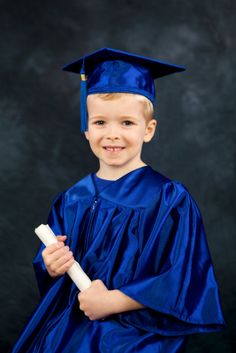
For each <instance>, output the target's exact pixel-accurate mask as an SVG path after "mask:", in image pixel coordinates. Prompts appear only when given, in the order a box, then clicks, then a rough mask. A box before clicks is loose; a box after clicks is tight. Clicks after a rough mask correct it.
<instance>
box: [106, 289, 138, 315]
mask: <svg viewBox="0 0 236 353" xmlns="http://www.w3.org/2000/svg"><path fill="white" fill-rule="evenodd" d="M109 302H110V308H111V311H112V314H119V313H122V312H125V311H130V310H138V309H143V308H144V306H143V305H142V304H140V303H139V302H137V301H135V300H134V299H132V298H130V297H129V296H127V295H126V294H124V293H122V292H121V291H120V290H118V289H113V290H110V291H109Z"/></svg>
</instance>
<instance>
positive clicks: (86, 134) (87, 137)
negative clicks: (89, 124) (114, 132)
mask: <svg viewBox="0 0 236 353" xmlns="http://www.w3.org/2000/svg"><path fill="white" fill-rule="evenodd" d="M84 136H85V137H86V139H87V140H88V141H89V133H88V131H85V132H84Z"/></svg>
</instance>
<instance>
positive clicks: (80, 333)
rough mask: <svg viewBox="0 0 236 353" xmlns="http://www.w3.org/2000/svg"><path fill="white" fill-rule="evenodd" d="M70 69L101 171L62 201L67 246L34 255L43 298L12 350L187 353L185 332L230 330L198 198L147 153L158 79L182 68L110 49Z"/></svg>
mask: <svg viewBox="0 0 236 353" xmlns="http://www.w3.org/2000/svg"><path fill="white" fill-rule="evenodd" d="M64 69H65V70H67V71H72V72H76V73H80V74H81V79H82V84H81V119H82V122H81V127H82V131H85V136H86V138H87V140H88V141H89V144H90V147H91V149H92V152H93V153H94V154H95V155H96V157H97V158H98V160H99V169H98V171H97V173H92V174H89V175H88V176H86V177H85V178H84V179H82V180H81V181H79V182H78V183H76V184H75V185H74V186H72V187H71V188H69V189H68V190H67V191H65V192H63V193H61V194H59V195H58V196H57V198H56V199H55V201H54V203H53V206H52V209H51V213H50V215H49V220H48V223H49V225H50V226H51V227H52V229H53V231H54V232H55V233H56V234H57V235H58V240H59V242H58V243H57V244H53V245H50V246H48V247H46V248H44V247H42V248H41V249H40V251H39V253H38V255H37V256H36V258H35V261H34V267H35V271H36V275H37V279H38V283H39V289H40V292H41V294H42V301H41V303H40V305H39V307H38V308H37V310H36V311H35V313H34V314H33V316H32V318H31V320H30V321H29V323H28V325H27V326H26V328H25V330H24V332H23V334H22V335H21V337H20V338H19V340H18V342H17V344H16V346H15V348H14V349H13V352H14V353H16V352H18V353H19V352H22V353H32V352H33V353H36V352H37V353H39V352H40V353H41V352H43V353H48V352H50V353H69V352H70V353H90V352H93V353H97V352H102V353H105V352H112V353H118V352H119V353H121V352H122V353H129V352H140V353H147V352H148V353H149V352H152V353H153V352H160V353H175V352H183V349H184V345H185V337H186V335H189V334H192V333H196V332H210V331H217V330H220V329H221V328H222V327H223V326H224V320H223V317H222V312H221V306H220V303H219V296H218V289H217V284H216V280H215V276H214V271H213V267H212V263H211V258H210V255H209V251H208V247H207V243H206V238H205V234H204V227H203V224H202V220H201V215H200V212H199V210H198V208H197V206H196V204H195V202H194V200H193V199H192V197H191V196H190V194H189V193H188V191H187V190H186V188H185V187H184V186H183V185H182V184H181V183H179V182H177V181H172V180H170V179H168V178H167V177H165V176H163V175H161V174H160V173H158V172H156V171H154V170H153V169H152V168H151V167H150V166H147V165H146V164H145V163H144V162H143V161H142V159H141V152H142V146H143V143H146V142H149V141H150V140H151V139H152V137H153V135H154V133H155V129H156V124H157V122H156V120H154V118H153V102H154V98H155V88H154V79H155V78H157V77H161V76H164V75H168V74H171V73H174V72H178V71H183V70H184V68H183V67H180V66H176V65H171V64H168V63H163V62H160V61H158V60H152V59H148V58H145V57H140V56H137V55H134V54H130V53H126V52H122V51H118V50H113V49H108V48H104V49H101V50H98V51H96V52H94V53H92V54H91V55H88V56H86V57H84V58H82V59H79V60H78V61H76V62H73V63H72V64H69V65H67V66H66V67H65V68H64ZM87 113H88V117H87ZM74 259H76V260H77V261H78V262H79V263H80V264H81V266H82V268H83V269H84V271H85V272H86V273H87V274H88V276H89V277H90V278H91V279H92V284H91V287H90V288H88V289H87V290H85V291H83V292H81V293H79V291H78V289H77V288H76V286H75V285H74V284H73V283H72V282H71V280H70V278H69V277H68V276H67V275H66V274H65V272H66V271H67V270H68V269H69V268H70V267H71V265H72V264H73V262H74Z"/></svg>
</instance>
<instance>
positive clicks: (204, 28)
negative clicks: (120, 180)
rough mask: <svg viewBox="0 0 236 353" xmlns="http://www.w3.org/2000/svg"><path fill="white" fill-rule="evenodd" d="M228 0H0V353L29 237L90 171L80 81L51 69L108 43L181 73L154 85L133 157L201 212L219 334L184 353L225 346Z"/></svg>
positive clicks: (229, 227) (230, 118) (19, 291)
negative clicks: (151, 116)
mask: <svg viewBox="0 0 236 353" xmlns="http://www.w3.org/2000/svg"><path fill="white" fill-rule="evenodd" d="M235 4H236V3H235V1H233V0H231V1H230V0H224V1H223V0H222V1H220V0H209V1H208V0H207V1H201V0H185V1H181V0H180V1H176V0H169V1H167V0H165V1H164V0H153V1H150V0H149V1H148V0H147V1H143V0H137V1H135V0H119V1H117V2H115V1H111V0H97V1H96V0H87V1H84V0H77V1H76V0H70V1H62V0H56V1H53V0H52V1H50V0H41V1H39V0H20V1H17V0H12V1H10V0H0V60H1V66H0V84H1V85H0V93H1V95H0V237H1V238H0V240H1V242H0V255H1V257H0V259H1V266H0V271H1V274H0V280H1V283H0V305H1V309H0V352H1V353H5V352H9V351H10V349H11V346H12V344H13V342H15V340H16V338H17V336H18V335H19V333H20V331H21V330H22V328H23V326H24V324H25V323H26V321H27V318H28V317H29V316H30V314H31V312H32V311H33V309H34V308H35V306H36V305H37V303H38V301H39V294H38V290H37V285H36V281H35V278H34V273H33V269H32V265H31V262H32V260H33V257H34V255H35V253H36V251H37V249H38V247H39V241H38V240H37V239H36V237H35V235H34V232H33V230H34V228H35V227H36V226H38V225H39V224H40V223H43V222H45V221H46V218H47V214H48V211H49V207H50V203H51V201H52V199H53V198H54V197H55V195H56V194H57V193H58V192H59V191H62V190H64V189H65V188H68V187H69V186H70V185H72V184H73V183H75V182H76V181H77V180H78V179H79V178H81V177H83V176H84V175H86V174H87V173H88V172H90V171H95V170H96V168H97V162H96V160H95V158H94V157H93V156H92V155H91V153H90V151H89V148H88V144H87V142H86V141H85V139H84V137H83V136H81V135H80V133H79V77H77V76H76V75H73V74H68V73H65V72H63V71H61V70H60V67H61V66H62V65H63V64H65V63H67V62H68V61H70V60H71V59H74V58H77V57H79V56H81V55H83V54H85V53H88V52H90V51H93V50H96V49H98V48H100V47H104V46H110V47H113V48H117V49H122V50H128V51H132V52H136V53H138V54H143V55H147V56H152V57H155V58H159V59H162V60H167V61H170V62H173V63H177V64H183V65H186V66H187V68H188V70H187V71H186V72H185V73H182V74H176V75H172V76H170V77H168V78H165V79H160V80H158V82H157V100H158V105H157V109H156V115H157V117H158V119H159V130H158V133H157V135H156V137H155V139H154V141H153V142H151V143H150V144H149V145H147V146H146V148H145V151H144V155H143V157H144V160H145V161H146V162H147V163H150V164H151V165H152V166H153V167H154V168H155V169H157V170H159V171H160V172H161V173H163V174H166V175H167V176H169V177H171V178H175V179H178V180H180V181H181V182H183V183H184V184H185V185H186V186H187V188H188V189H189V191H190V192H191V193H192V195H193V196H194V198H195V199H196V200H197V203H198V205H199V207H200V209H201V211H202V214H203V218H204V221H205V226H206V230H207V236H208V242H209V246H210V250H211V254H212V257H213V261H214V263H215V270H216V275H217V278H218V282H219V286H220V292H221V298H222V305H223V309H224V313H225V318H226V321H227V325H228V326H227V329H226V330H225V331H224V332H222V333H210V334H204V335H200V334H199V335H194V336H192V338H191V340H190V342H189V346H188V353H204V352H207V353H213V352H214V353H216V352H220V353H228V352H232V350H233V345H234V343H235V338H234V337H235V334H234V332H235V327H234V325H235V320H234V317H235V307H236V298H235V295H236V286H235V272H236V266H235V264H236V258H235V243H236V240H235V239H236V236H235V219H234V211H235V199H236V197H235V196H236V195H235V186H234V170H235V169H234V168H235V164H234V162H235V160H234V158H235V154H234V153H235V143H234V140H233V135H234V132H235V126H236V125H235V92H236V90H235V81H236V80H235V70H234V66H235V65H234V64H235V61H236V57H235V56H236V55H235V53H236V51H235V18H236V16H235V15H236V11H235V9H236V8H235Z"/></svg>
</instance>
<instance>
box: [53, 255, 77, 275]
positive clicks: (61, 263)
mask: <svg viewBox="0 0 236 353" xmlns="http://www.w3.org/2000/svg"><path fill="white" fill-rule="evenodd" d="M72 258H73V253H72V251H68V252H66V253H65V254H62V256H60V257H59V258H58V259H56V260H55V261H53V263H52V266H51V267H52V269H54V270H55V269H59V268H61V267H62V266H64V265H65V264H66V263H67V262H68V261H69V260H71V259H72Z"/></svg>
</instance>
